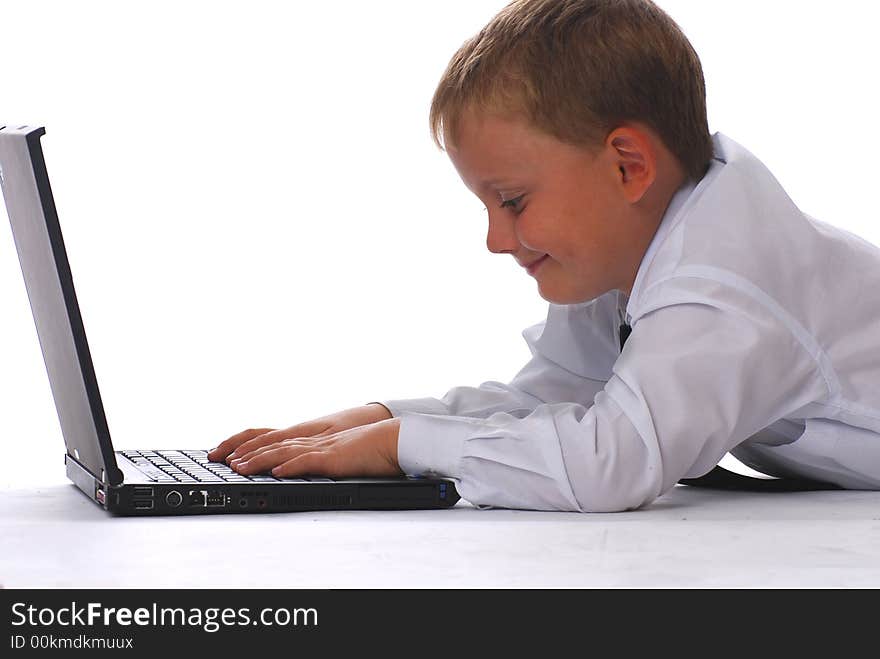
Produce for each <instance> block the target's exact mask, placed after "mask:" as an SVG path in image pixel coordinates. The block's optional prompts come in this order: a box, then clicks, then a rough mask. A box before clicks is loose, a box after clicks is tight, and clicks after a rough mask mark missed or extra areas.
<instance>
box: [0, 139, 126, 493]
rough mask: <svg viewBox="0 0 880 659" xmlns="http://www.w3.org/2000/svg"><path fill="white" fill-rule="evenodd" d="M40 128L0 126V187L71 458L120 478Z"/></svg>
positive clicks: (107, 478) (109, 478)
mask: <svg viewBox="0 0 880 659" xmlns="http://www.w3.org/2000/svg"><path fill="white" fill-rule="evenodd" d="M45 133H46V130H45V129H44V128H42V127H40V128H34V127H32V126H19V127H12V126H5V127H4V126H3V125H2V124H0V187H2V189H3V197H4V199H5V200H6V210H7V212H8V214H9V222H10V223H11V224H12V235H13V238H14V239H15V248H16V250H17V251H18V260H19V262H20V263H21V271H22V274H24V281H25V286H26V288H27V294H28V299H30V303H31V310H32V311H33V315H34V322H35V324H36V326H37V334H38V335H39V338H40V347H41V348H42V350H43V359H44V360H45V362H46V371H47V372H48V374H49V384H50V386H51V387H52V396H53V397H54V398H55V408H56V409H57V411H58V419H59V421H60V422H61V432H62V434H63V436H64V443H65V445H66V446H67V454H68V459H73V460H76V461H77V462H78V463H80V464H81V465H82V466H83V467H85V468H86V469H88V470H89V471H90V472H91V473H92V475H93V476H95V478H98V479H100V480H101V482H104V483H108V484H110V485H119V484H121V483H122V472H121V471H120V469H119V468H118V467H117V465H116V457H115V456H114V454H113V445H112V443H111V442H110V431H109V430H108V428H107V419H106V417H105V415H104V405H103V403H102V402H101V395H100V393H99V391H98V381H97V379H96V378H95V369H94V366H93V365H92V356H91V353H90V352H89V344H88V342H87V341H86V333H85V329H84V328H83V323H82V317H81V315H80V311H79V303H78V302H77V300H76V293H75V291H74V288H73V279H72V277H71V274H70V264H69V263H68V261H67V251H66V250H65V249H64V240H63V239H62V237H61V227H60V225H59V224H58V215H57V213H56V211H55V201H54V199H53V198H52V189H51V187H50V186H49V175H48V173H47V172H46V163H45V160H44V159H43V149H42V147H41V146H40V137H41V136H43V135H44V134H45Z"/></svg>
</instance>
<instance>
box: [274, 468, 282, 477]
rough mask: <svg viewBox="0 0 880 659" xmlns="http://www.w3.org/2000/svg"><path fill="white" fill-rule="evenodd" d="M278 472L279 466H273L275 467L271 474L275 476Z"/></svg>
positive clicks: (279, 470)
mask: <svg viewBox="0 0 880 659" xmlns="http://www.w3.org/2000/svg"><path fill="white" fill-rule="evenodd" d="M280 473H281V467H275V469H273V470H272V475H273V476H277V475H278V474H280Z"/></svg>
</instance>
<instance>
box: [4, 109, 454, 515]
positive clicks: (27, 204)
mask: <svg viewBox="0 0 880 659" xmlns="http://www.w3.org/2000/svg"><path fill="white" fill-rule="evenodd" d="M45 133H46V131H45V129H44V128H42V127H31V126H3V125H2V124H0V187H2V189H3V197H4V199H5V200H6V209H7V212H8V214H9V221H10V223H11V225H12V235H13V238H14V239H15V247H16V250H17V251H18V259H19V262H20V264H21V270H22V274H23V275H24V281H25V287H26V288H27V294H28V298H29V300H30V304H31V311H32V312H33V316H34V322H35V324H36V327H37V335H38V337H39V340H40V347H41V348H42V351H43V359H44V361H45V363H46V371H47V373H48V375H49V384H50V386H51V389H52V396H53V398H54V400H55V408H56V410H57V412H58V419H59V421H60V422H61V432H62V435H63V437H64V444H65V446H66V448H67V452H66V454H65V456H64V460H65V465H66V469H67V476H68V478H69V479H70V480H71V481H73V483H74V484H75V485H76V487H77V488H79V489H80V490H82V492H84V493H85V494H86V496H88V497H89V498H90V499H92V500H93V501H95V502H96V503H97V504H98V505H100V506H102V507H103V508H105V509H106V510H108V511H110V513H113V514H116V515H193V514H218V513H270V512H292V511H306V510H309V511H312V510H350V509H362V510H382V509H385V510H388V509H391V510H402V509H408V510H411V509H433V508H449V507H451V506H453V505H455V503H456V502H457V501H458V500H459V498H460V497H459V494H458V493H457V492H456V489H455V483H454V481H452V480H448V479H442V478H427V477H421V476H400V477H393V478H345V479H329V478H274V477H272V476H270V475H258V476H250V477H249V476H243V475H240V474H238V473H236V472H234V471H233V470H232V469H230V468H229V467H228V466H227V465H226V464H223V463H215V462H210V461H209V460H208V457H207V452H206V451H205V450H202V449H180V450H152V449H147V450H122V451H116V450H114V448H113V443H112V441H111V440H110V430H109V429H108V427H107V419H106V417H105V414H104V405H103V403H102V402H101V395H100V393H99V391H98V381H97V378H96V376H95V370H94V367H93V364H92V358H91V353H90V352H89V345H88V342H87V341H86V333H85V329H84V327H83V321H82V317H81V315H80V309H79V303H78V302H77V299H76V293H75V292H74V288H73V278H72V276H71V272H70V264H69V263H68V261H67V252H66V250H65V248H64V241H63V239H62V237H61V227H60V225H59V223H58V215H57V213H56V210H55V202H54V200H53V198H52V190H51V188H50V186H49V176H48V173H47V171H46V163H45V160H44V158H43V149H42V146H41V142H40V138H41V137H42V136H43V135H45Z"/></svg>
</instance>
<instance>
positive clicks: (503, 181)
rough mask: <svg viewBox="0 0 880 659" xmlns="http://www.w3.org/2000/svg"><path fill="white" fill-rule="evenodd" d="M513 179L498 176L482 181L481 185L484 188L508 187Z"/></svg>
mask: <svg viewBox="0 0 880 659" xmlns="http://www.w3.org/2000/svg"><path fill="white" fill-rule="evenodd" d="M511 181H512V179H510V178H497V179H489V180H488V181H482V182H481V183H480V186H481V187H483V188H496V189H497V188H499V187H501V188H503V187H507V186H508V185H509V184H510V183H511Z"/></svg>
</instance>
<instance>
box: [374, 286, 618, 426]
mask: <svg viewBox="0 0 880 659" xmlns="http://www.w3.org/2000/svg"><path fill="white" fill-rule="evenodd" d="M617 309H618V301H617V296H616V294H613V295H606V296H603V297H601V298H598V299H597V300H594V301H593V302H592V303H590V304H588V305H577V306H573V307H563V306H557V305H550V308H549V311H548V313H547V319H546V320H545V321H544V322H541V323H539V324H537V325H534V326H532V327H529V328H528V329H526V330H524V331H523V333H522V336H523V339H525V341H526V344H527V345H528V347H529V351H530V352H531V354H532V358H531V360H529V362H528V363H527V364H526V365H525V366H524V367H523V368H522V369H521V370H520V371H519V373H517V374H516V376H515V377H514V378H513V379H512V380H511V381H510V383H509V384H504V383H501V382H494V381H490V382H484V383H483V384H481V385H480V386H479V387H455V388H453V389H450V390H449V391H448V392H447V393H446V394H445V395H444V396H443V397H442V398H439V399H438V398H414V399H407V400H386V401H381V404H382V405H384V406H385V407H386V408H387V409H388V410H389V411H390V412H391V414H392V415H393V416H395V417H399V416H402V415H404V414H413V413H420V414H436V415H443V416H459V417H471V418H479V419H485V418H486V417H488V416H490V415H491V414H495V413H497V412H506V413H508V414H511V415H513V416H517V417H523V416H526V415H528V414H530V413H531V412H532V411H533V410H534V409H535V408H536V407H537V406H538V405H541V404H546V403H558V402H563V401H564V402H576V403H579V404H581V405H585V406H589V405H592V404H593V399H594V397H595V396H596V394H597V393H599V392H600V391H602V389H603V388H604V387H605V384H606V383H607V382H608V379H609V378H610V377H611V369H612V366H613V364H614V361H615V360H616V359H617V355H618V352H619V348H618V347H617V343H616V340H615V338H614V336H613V333H614V331H615V330H616V328H617V327H618V324H619V315H618V311H617ZM560 363H564V364H565V366H566V367H563V366H561V365H560Z"/></svg>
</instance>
